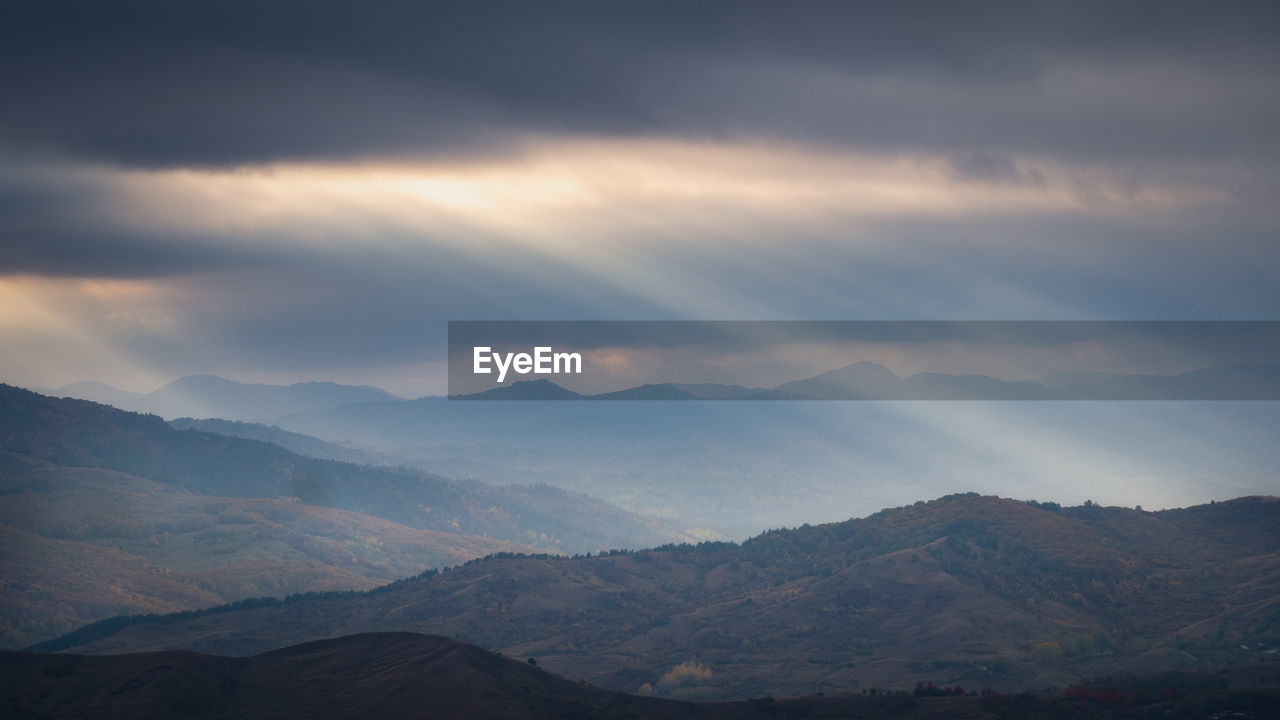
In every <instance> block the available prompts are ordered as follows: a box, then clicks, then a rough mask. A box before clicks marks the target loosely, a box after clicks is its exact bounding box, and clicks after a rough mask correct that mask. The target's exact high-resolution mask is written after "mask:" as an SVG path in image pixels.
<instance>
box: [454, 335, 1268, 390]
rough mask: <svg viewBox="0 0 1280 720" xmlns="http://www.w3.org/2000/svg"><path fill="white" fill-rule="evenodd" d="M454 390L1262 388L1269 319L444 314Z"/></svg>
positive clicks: (1265, 375)
mask: <svg viewBox="0 0 1280 720" xmlns="http://www.w3.org/2000/svg"><path fill="white" fill-rule="evenodd" d="M449 396H450V398H451V399H454V400H584V401H585V400H1277V399H1280V322H1234V321H1233V322H1219V321H1214V322H1203V321H1196V322H932V321H930V322H896V321H895V322H863V321H849V322H839V321H836V322H810V321H759V322H738V321H733V322H712V321H706V322H701V321H695V322H685V321H640V322H636V321H627V322H610V321H548V322H543V321H455V322H450V323H449Z"/></svg>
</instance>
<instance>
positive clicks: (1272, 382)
mask: <svg viewBox="0 0 1280 720" xmlns="http://www.w3.org/2000/svg"><path fill="white" fill-rule="evenodd" d="M453 399H455V400H1262V399H1266V400H1280V363H1261V364H1254V365H1212V366H1209V367H1205V368H1200V369H1197V370H1192V371H1189V372H1185V373H1180V374H1176V375H1146V374H1123V373H1091V372H1077V373H1058V374H1055V375H1051V376H1047V377H1045V378H1042V379H1040V380H1018V381H1010V380H1000V379H997V378H993V377H989V376H987V375H978V374H966V375H954V374H949V373H939V372H921V373H915V374H913V375H910V376H907V377H899V376H898V375H896V374H895V373H894V372H893V371H892V370H890V369H889V368H887V367H885V366H883V365H880V364H879V363H875V362H871V361H869V360H863V361H861V362H856V363H853V364H852V365H846V366H844V367H841V368H836V369H834V370H829V371H827V372H824V373H821V374H819V375H816V376H814V377H811V378H805V379H803V380H793V381H790V382H785V383H782V384H781V385H778V386H777V387H774V388H772V389H766V388H746V387H742V386H740V385H722V384H719V383H692V384H671V383H653V384H646V385H640V386H637V387H631V388H625V389H623V390H617V391H613V392H605V393H597V394H593V395H583V394H580V393H576V392H573V391H570V390H566V389H565V388H562V387H560V386H559V385H556V384H555V383H554V382H551V381H550V380H545V379H543V380H523V381H517V382H514V383H512V384H511V385H508V386H505V387H499V388H494V389H492V390H487V391H484V392H480V393H474V394H463V395H455V396H453Z"/></svg>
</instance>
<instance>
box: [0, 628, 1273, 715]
mask: <svg viewBox="0 0 1280 720" xmlns="http://www.w3.org/2000/svg"><path fill="white" fill-rule="evenodd" d="M0 676H3V677H4V678H5V683H4V684H3V686H0V707H2V708H7V709H8V710H9V713H10V714H9V715H7V717H8V716H11V717H17V718H21V717H156V718H158V717H164V718H177V719H183V718H192V719H195V718H208V719H209V720H212V719H213V718H226V717H237V718H260V719H266V718H295V717H327V718H360V719H362V720H363V719H364V718H387V719H394V718H420V717H424V716H429V717H432V718H438V719H440V720H448V719H450V718H460V719H461V718H465V719H466V720H485V719H487V718H501V719H503V720H505V719H507V718H565V719H566V720H568V719H571V718H599V719H601V720H611V719H616V720H644V719H645V718H651V719H661V720H731V719H732V720H756V719H759V720H765V719H766V718H770V719H773V720H791V719H794V720H801V719H816V718H828V719H832V720H834V719H836V718H862V719H863V720H882V719H887V718H897V719H901V720H911V719H917V720H926V719H931V720H942V719H943V718H951V719H955V718H967V719H969V720H997V719H999V718H1011V717H1016V718H1022V719H1023V720H1056V719H1062V718H1080V717H1092V718H1132V717H1163V718H1179V719H1181V718H1196V720H1200V719H1201V718H1205V717H1209V716H1210V714H1212V713H1223V714H1224V715H1222V716H1229V717H1238V718H1262V717H1273V716H1274V712H1275V711H1276V710H1280V663H1269V664H1255V665H1244V666H1233V667H1228V668H1224V669H1222V670H1220V671H1217V672H1213V673H1206V672H1198V673H1196V672H1182V673H1169V674H1163V675H1146V676H1137V677H1132V678H1123V679H1116V678H1109V679H1106V680H1104V681H1101V682H1098V683H1091V682H1082V683H1080V684H1078V685H1074V686H1072V687H1070V688H1066V689H1062V690H1057V691H1051V692H1042V693H1039V694H1035V695H1030V694H1027V695H1015V696H1002V695H1000V694H998V693H991V692H989V691H986V690H984V691H983V692H981V693H979V692H977V691H976V690H973V691H971V692H972V694H964V693H963V689H960V690H957V689H956V688H954V687H948V688H947V691H949V692H947V691H944V690H942V689H936V688H934V687H927V686H926V687H922V688H920V689H918V690H914V691H912V692H911V693H887V694H886V693H883V692H877V691H875V690H871V691H870V692H865V691H864V692H862V693H859V694H848V695H830V696H829V695H825V694H824V695H815V696H809V697H803V698H794V699H785V700H775V699H774V698H772V697H764V698H758V699H754V700H744V701H738V702H704V703H689V702H680V701H675V700H669V699H662V698H657V697H640V696H636V695H628V694H624V693H620V692H614V691H608V690H603V689H600V688H597V687H594V686H591V685H588V684H586V683H583V682H580V681H579V682H574V681H573V680H572V679H569V678H565V677H561V676H558V675H556V674H553V673H548V672H545V671H543V670H541V669H539V668H537V667H533V666H531V665H530V664H529V663H525V662H520V661H519V660H517V659H512V658H507V657H503V656H501V655H499V654H495V653H492V652H489V651H487V650H482V649H480V648H477V647H474V646H471V645H466V644H463V643H459V642H457V641H454V640H450V639H447V638H443V637H438V636H430V635H414V634H409V633H378V634H363V635H354V636H347V637H341V638H335V639H331V640H320V641H316V642H311V643H305V644H302V645H297V646H293V647H288V648H282V649H280V650H276V651H273V652H268V653H262V654H259V655H254V656H251V657H244V658H240V657H222V656H215V655H204V654H199V653H193V652H188V651H166V652H155V653H143V654H131V655H114V656H109V657H103V656H88V657H86V656H76V655H36V654H31V653H14V652H0ZM864 690H866V689H864ZM4 711H5V710H4V709H0V712H4ZM1231 712H1234V713H1237V714H1236V715H1229V714H1228V713H1231ZM1213 717H1221V716H1220V715H1217V714H1214V715H1213Z"/></svg>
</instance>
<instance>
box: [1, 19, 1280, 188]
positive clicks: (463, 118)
mask: <svg viewBox="0 0 1280 720" xmlns="http://www.w3.org/2000/svg"><path fill="white" fill-rule="evenodd" d="M1277 25H1280V10H1277V8H1276V6H1275V5H1274V4H1270V3H1260V2H1259V3H1249V2H1241V3H1232V4H1230V5H1226V6H1223V5H1221V4H1215V3H1184V4H1179V5H1176V6H1174V5H1169V4H1166V3H1150V4H1147V3H1136V4H1134V3H1128V4H1123V5H1117V4H1114V3H1073V4H1071V5H1069V6H1064V5H1062V4H1059V3H1034V2H1033V3H1014V2H1002V3H979V4H976V5H975V4H967V5H965V6H951V5H938V4H936V3H912V2H906V3H893V4H888V5H877V6H867V5H861V4H848V3H834V2H833V3H808V4H806V5H805V6H804V7H802V8H796V7H791V6H782V5H778V4H776V3H765V2H745V3H744V2H735V3H730V2H705V3H696V4H694V5H690V4H688V3H675V2H655V3H639V4H617V3H608V4H600V3H589V2H553V3H539V4H528V3H520V2H512V3H497V4H492V3H486V4H484V5H481V6H475V5H473V4H470V3H430V4H422V3H414V2H407V1H399V2H397V1H393V2H385V3H380V4H377V5H376V6H369V7H361V8H359V9H356V8H352V7H350V6H345V5H341V4H331V3H309V4H308V5H307V7H306V8H305V10H302V9H300V8H299V7H298V6H297V5H295V4H291V3H283V2H236V1H231V2H223V3H215V4H201V5H191V4H174V3H165V2H150V1H148V2H123V3H112V4H111V5H109V6H107V5H102V4H98V3H89V2H71V3H66V2H50V3H31V4H23V5H21V6H19V7H16V8H10V9H9V11H8V12H7V17H6V22H5V23H4V26H3V29H2V30H0V48H3V49H2V50H0V60H3V62H2V63H0V68H3V69H2V70H0V84H2V85H3V87H4V88H5V93H6V96H7V97H8V98H10V101H9V102H6V103H5V104H4V106H3V109H0V135H2V136H3V143H4V144H5V145H6V146H8V148H9V149H10V151H11V152H30V153H56V154H63V155H70V156H72V157H78V158H89V159H93V160H99V161H105V162H110V163H116V164H122V165H133V166H146V167H155V166H179V165H189V166H197V165H203V166H218V165H237V164H261V163H270V162H276V161H281V160H289V161H299V160H333V159H344V158H352V157H367V156H382V157H386V156H392V155H396V154H400V153H405V152H417V153H423V152H428V153H434V154H438V155H442V156H459V155H477V154H480V155H483V154H486V153H494V152H500V153H501V152H508V151H510V150H511V149H512V148H513V147H518V146H519V145H520V143H521V141H522V139H523V138H524V137H525V136H526V135H528V134H535V135H547V134H561V135H565V136H579V135H592V136H597V137H604V136H609V137H658V136H667V137H669V136H679V137H685V138H706V137H721V138H740V137H748V136H764V137H771V138H775V139H784V140H791V141H806V142H822V143H830V144H837V145H843V146H848V147H854V148H859V149H861V150H863V151H872V150H875V151H885V152H901V151H904V150H911V151H915V150H922V149H923V150H930V151H940V152H944V153H950V152H969V151H972V150H973V149H974V148H983V149H985V150H986V151H989V152H999V153H1006V154H1028V153H1030V154H1040V155H1051V156H1065V155H1070V156H1074V157H1088V158H1094V159H1102V158H1113V159H1116V158H1119V159H1127V160H1138V161H1153V160H1158V161H1164V160H1167V159H1169V158H1173V157H1178V158H1187V157H1191V158H1201V159H1203V158H1207V157H1222V156H1224V155H1226V156H1232V157H1237V158H1239V157H1255V158H1256V157H1266V158H1269V159H1270V160H1271V161H1272V162H1274V160H1275V158H1276V155H1277V140H1276V137H1275V134H1274V133H1273V132H1271V131H1270V128H1272V127H1275V126H1276V125H1277V124H1278V122H1277V121H1280V118H1278V117H1277V113H1280V107H1278V106H1277V105H1276V103H1275V93H1276V90H1275V84H1274V82H1273V78H1274V77H1275V74H1276V71H1277V68H1278V64H1280V63H1278V57H1280V54H1278V53H1280V51H1277V49H1276V48H1275V46H1274V43H1273V42H1272V40H1273V38H1274V37H1275V34H1276V32H1275V31H1276V30H1277V29H1278V28H1277Z"/></svg>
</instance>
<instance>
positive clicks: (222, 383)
mask: <svg viewBox="0 0 1280 720" xmlns="http://www.w3.org/2000/svg"><path fill="white" fill-rule="evenodd" d="M56 394H58V395H63V396H70V397H74V398H77V399H81V400H90V401H93V402H100V403H103V404H106V405H111V406H113V407H117V408H120V409H122V410H131V411H134V412H143V413H151V414H155V415H160V416H162V417H164V418H177V417H184V416H186V417H218V418H225V419H228V420H248V421H261V420H270V419H272V418H276V417H279V416H281V415H288V414H290V413H300V412H313V411H316V410H324V409H327V408H333V407H338V406H340V405H346V404H350V403H362V402H395V401H398V400H401V399H402V398H399V397H397V396H395V395H392V394H391V393H389V392H387V391H385V390H382V389H380V388H376V387H371V386H368V385H360V386H354V385H339V384H337V383H331V382H300V383H294V384H292V385H287V386H286V385H265V384H262V383H239V382H235V381H232V380H227V379H225V378H220V377H218V376H216V375H188V376H186V377H181V378H178V379H177V380H174V381H173V382H171V383H168V384H167V385H164V386H162V387H160V388H158V389H156V390H154V391H152V392H149V393H135V392H129V391H127V390H119V389H117V388H114V387H111V386H110V385H107V384H105V383H100V382H96V381H90V382H81V383H73V384H71V385H66V386H63V387H61V388H58V390H57V391H56Z"/></svg>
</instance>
